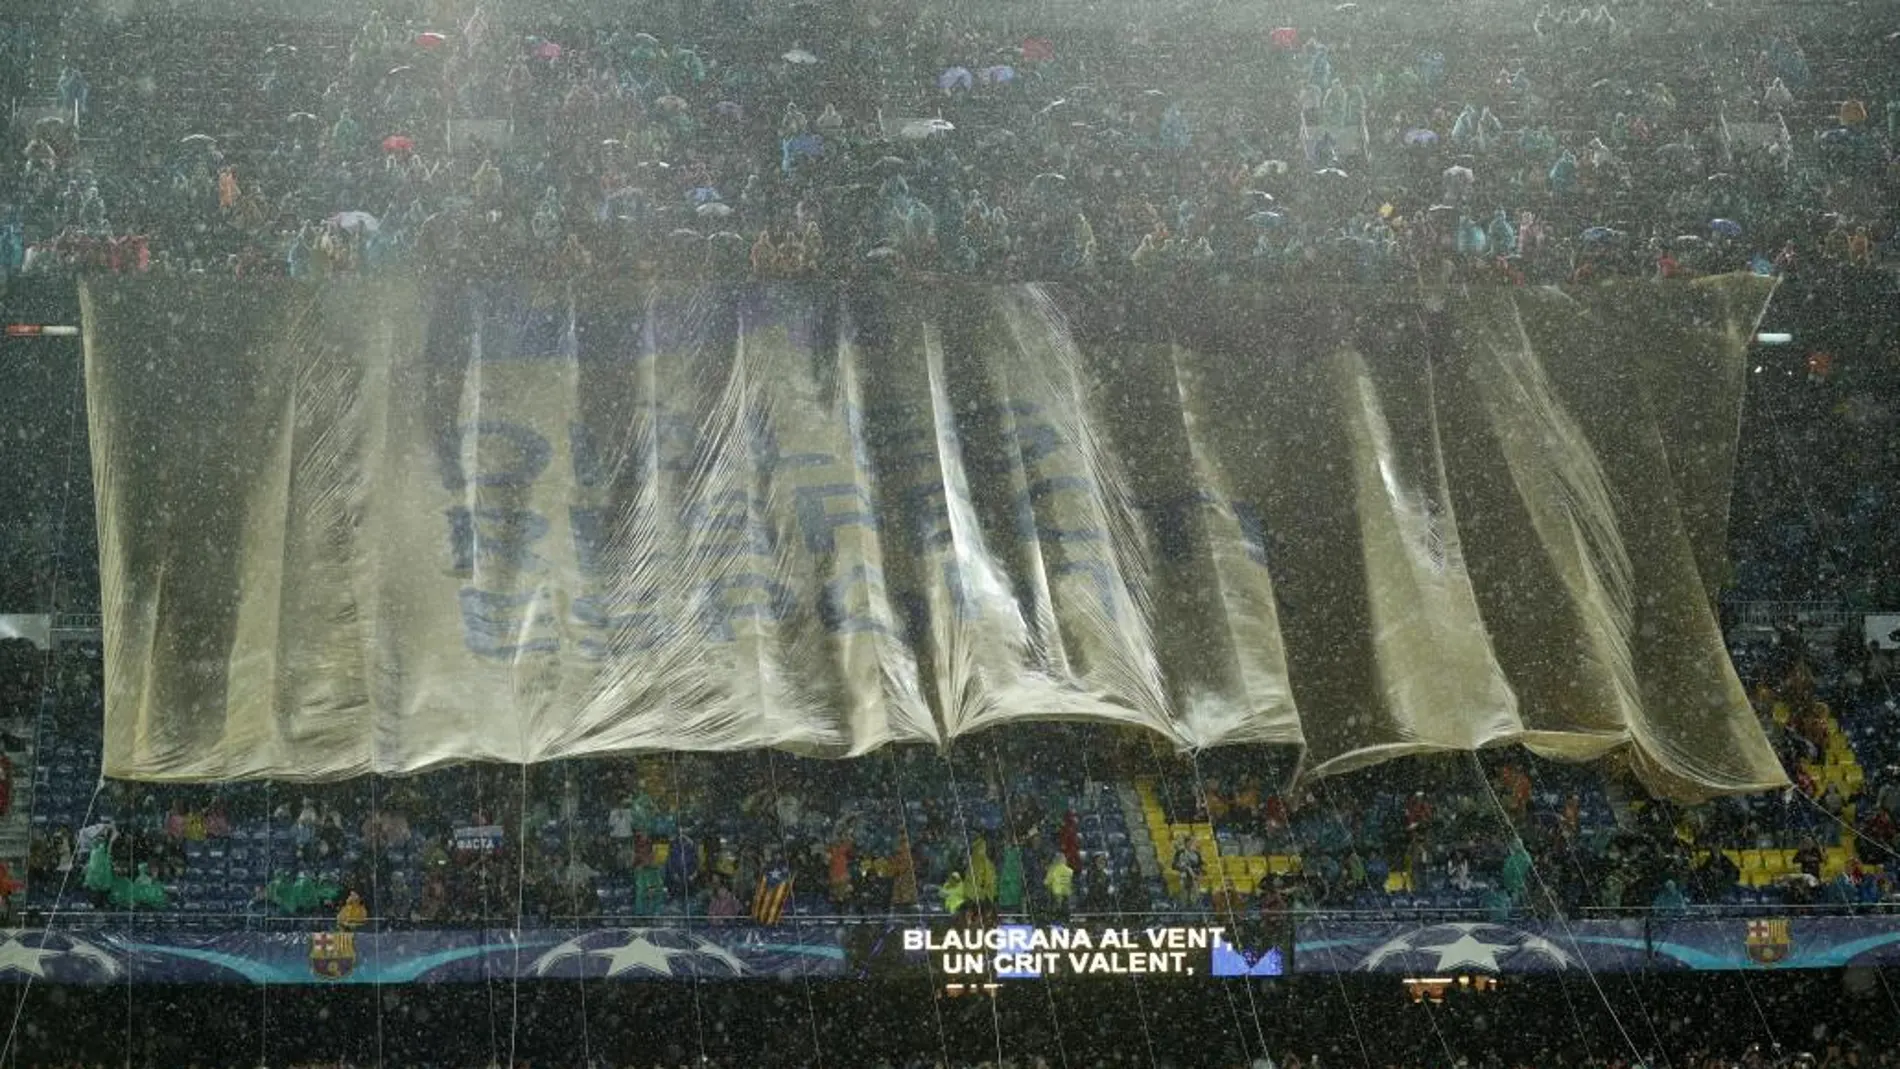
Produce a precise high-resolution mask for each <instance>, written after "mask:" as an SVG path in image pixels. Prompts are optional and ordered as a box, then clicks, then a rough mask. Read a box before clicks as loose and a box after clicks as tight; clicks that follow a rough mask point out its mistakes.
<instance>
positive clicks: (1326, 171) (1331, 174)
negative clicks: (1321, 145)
mask: <svg viewBox="0 0 1900 1069" xmlns="http://www.w3.org/2000/svg"><path fill="white" fill-rule="evenodd" d="M1313 177H1315V178H1331V179H1335V180H1337V179H1341V178H1346V177H1349V176H1348V175H1347V174H1346V172H1345V171H1342V170H1340V169H1339V168H1337V167H1322V168H1320V169H1319V170H1317V171H1314V172H1313Z"/></svg>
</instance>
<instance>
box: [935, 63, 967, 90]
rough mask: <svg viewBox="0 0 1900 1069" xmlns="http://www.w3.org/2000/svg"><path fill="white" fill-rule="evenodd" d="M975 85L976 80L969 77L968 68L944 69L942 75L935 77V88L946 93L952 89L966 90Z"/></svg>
mask: <svg viewBox="0 0 1900 1069" xmlns="http://www.w3.org/2000/svg"><path fill="white" fill-rule="evenodd" d="M975 84H976V79H975V78H974V77H972V76H971V74H970V69H969V68H968V67H945V68H944V70H943V73H942V74H939V75H937V88H939V89H941V90H943V91H944V92H946V93H948V92H950V91H951V90H953V89H968V88H970V87H971V86H972V85H975Z"/></svg>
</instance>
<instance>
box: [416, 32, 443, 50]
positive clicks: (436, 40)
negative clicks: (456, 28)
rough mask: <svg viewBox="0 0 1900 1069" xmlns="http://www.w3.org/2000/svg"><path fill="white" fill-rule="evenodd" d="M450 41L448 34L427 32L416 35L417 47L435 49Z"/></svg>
mask: <svg viewBox="0 0 1900 1069" xmlns="http://www.w3.org/2000/svg"><path fill="white" fill-rule="evenodd" d="M448 39H449V37H448V35H447V34H444V33H436V32H435V31H434V30H426V31H424V32H422V33H419V34H416V47H418V48H435V47H436V46H438V45H440V44H442V43H443V42H444V41H447V40H448Z"/></svg>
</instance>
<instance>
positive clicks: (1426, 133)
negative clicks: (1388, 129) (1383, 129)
mask: <svg viewBox="0 0 1900 1069" xmlns="http://www.w3.org/2000/svg"><path fill="white" fill-rule="evenodd" d="M1402 140H1403V141H1404V142H1405V143H1406V144H1408V145H1436V144H1438V134H1437V133H1435V132H1433V131H1431V130H1427V129H1425V128H1424V127H1422V126H1415V127H1413V128H1412V129H1410V130H1407V131H1405V137H1404V138H1402Z"/></svg>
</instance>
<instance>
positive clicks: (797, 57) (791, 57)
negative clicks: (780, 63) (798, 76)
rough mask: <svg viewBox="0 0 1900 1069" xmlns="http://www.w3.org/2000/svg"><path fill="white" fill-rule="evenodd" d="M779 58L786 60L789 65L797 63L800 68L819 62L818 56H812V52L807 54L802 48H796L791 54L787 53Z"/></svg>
mask: <svg viewBox="0 0 1900 1069" xmlns="http://www.w3.org/2000/svg"><path fill="white" fill-rule="evenodd" d="M779 58H780V59H782V60H784V61H785V62H787V63H795V64H798V65H800V66H806V65H809V64H813V63H816V62H818V57H817V56H814V55H812V54H811V53H810V52H807V51H805V50H804V49H802V48H794V49H792V50H791V51H790V52H787V53H785V54H784V55H782V56H780V57H779Z"/></svg>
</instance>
